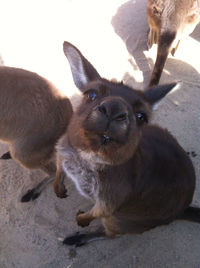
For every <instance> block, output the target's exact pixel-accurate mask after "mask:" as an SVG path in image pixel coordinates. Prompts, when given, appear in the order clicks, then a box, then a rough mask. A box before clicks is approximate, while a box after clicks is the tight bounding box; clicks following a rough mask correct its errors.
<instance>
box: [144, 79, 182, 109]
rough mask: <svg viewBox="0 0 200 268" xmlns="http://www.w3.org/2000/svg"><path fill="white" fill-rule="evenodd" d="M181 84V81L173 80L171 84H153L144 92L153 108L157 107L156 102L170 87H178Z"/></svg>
mask: <svg viewBox="0 0 200 268" xmlns="http://www.w3.org/2000/svg"><path fill="white" fill-rule="evenodd" d="M180 86H181V82H174V83H171V84H166V85H161V86H155V87H152V88H149V89H147V90H146V91H145V92H144V95H145V97H146V98H147V100H148V101H149V103H150V104H151V105H152V108H153V109H156V108H157V105H158V103H159V102H160V101H161V99H162V98H164V97H165V96H166V95H167V94H168V93H169V92H170V91H171V90H172V89H173V90H175V89H178V88H179V87H180Z"/></svg>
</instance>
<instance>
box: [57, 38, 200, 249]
mask: <svg viewBox="0 0 200 268" xmlns="http://www.w3.org/2000/svg"><path fill="white" fill-rule="evenodd" d="M64 52H65V55H66V56H67V58H68V60H69V63H70V66H71V70H72V74H73V77H74V82H75V84H76V85H77V87H79V89H80V90H81V91H82V92H83V95H84V97H83V100H82V103H81V104H80V106H79V108H78V109H77V110H76V111H75V112H74V114H73V116H72V119H71V121H70V123H69V126H68V130H67V132H66V133H65V134H64V135H63V137H62V138H61V139H60V140H59V142H58V146H57V152H58V169H57V171H58V172H57V180H56V182H55V184H54V187H55V191H56V194H57V195H58V196H59V197H62V195H63V189H64V184H63V181H59V177H60V176H59V172H61V170H62V169H63V171H64V172H65V173H66V174H67V176H68V177H69V178H71V179H72V180H73V181H74V182H75V185H76V187H77V189H78V191H79V192H80V193H81V194H82V195H83V196H85V197H86V198H89V199H90V200H92V202H93V203H94V206H93V207H92V209H91V210H90V211H88V212H86V213H83V212H78V213H77V217H76V219H77V223H78V225H81V226H87V225H88V224H89V223H90V222H91V221H92V220H94V219H96V218H101V219H102V222H103V226H104V229H105V230H104V231H102V232H99V231H98V232H94V233H90V234H88V235H86V234H80V235H75V236H72V237H67V238H66V239H65V241H64V243H66V244H76V245H77V246H78V245H82V244H84V243H87V242H89V241H90V240H93V239H96V238H97V237H99V238H102V237H104V236H105V234H106V235H107V236H115V235H116V234H123V233H138V232H143V231H146V230H148V229H150V228H153V227H156V226H158V225H161V224H167V223H169V222H171V221H172V220H174V219H177V218H181V217H183V214H184V213H185V211H187V209H188V207H189V205H190V204H191V202H192V197H193V193H194V189H195V173H194V168H193V165H192V162H191V160H190V159H189V157H188V156H187V154H186V153H185V151H184V150H183V149H182V148H181V147H180V145H179V144H178V142H177V141H176V139H175V138H173V136H172V135H171V134H169V133H168V131H167V130H164V129H161V128H160V127H158V126H150V125H148V124H147V123H148V121H149V119H150V117H151V109H152V106H153V105H154V104H156V103H157V102H158V101H160V99H161V98H163V97H164V96H165V95H166V94H167V93H168V92H169V91H170V90H171V89H172V88H173V87H174V86H175V85H176V84H175V83H174V84H169V85H164V86H160V87H155V88H152V89H149V90H148V91H145V92H144V93H143V92H140V91H137V90H134V89H131V88H129V87H127V86H125V85H123V84H122V83H114V82H110V81H107V80H106V79H103V78H101V77H100V75H99V74H98V73H97V71H96V70H95V69H94V67H93V66H92V65H91V64H90V63H89V62H88V61H87V60H86V59H85V58H84V56H83V55H82V54H81V52H80V51H79V50H78V49H77V48H76V47H74V46H73V45H71V44H70V43H67V42H65V43H64ZM60 185H61V187H60ZM59 188H60V189H61V192H59V191H58V190H59ZM192 213H193V212H192ZM185 214H186V215H187V213H185ZM186 215H185V218H187V216H186ZM189 218H192V217H191V214H190V217H189ZM197 218H198V221H200V215H199V216H198V217H197ZM195 220H196V218H195Z"/></svg>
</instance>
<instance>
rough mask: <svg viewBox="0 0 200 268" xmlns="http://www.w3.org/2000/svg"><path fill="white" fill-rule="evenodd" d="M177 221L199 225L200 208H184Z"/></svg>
mask: <svg viewBox="0 0 200 268" xmlns="http://www.w3.org/2000/svg"><path fill="white" fill-rule="evenodd" d="M179 219H182V220H187V221H193V222H198V223H200V208H197V207H192V206H190V207H188V208H186V209H185V210H184V212H183V213H182V215H180V217H179Z"/></svg>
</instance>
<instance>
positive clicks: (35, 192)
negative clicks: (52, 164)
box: [21, 174, 55, 203]
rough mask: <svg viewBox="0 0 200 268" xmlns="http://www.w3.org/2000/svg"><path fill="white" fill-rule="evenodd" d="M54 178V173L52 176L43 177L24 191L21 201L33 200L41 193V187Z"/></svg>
mask: <svg viewBox="0 0 200 268" xmlns="http://www.w3.org/2000/svg"><path fill="white" fill-rule="evenodd" d="M54 179H55V174H54V175H52V176H48V177H46V178H44V179H43V180H42V181H41V182H40V183H39V184H38V185H36V186H35V187H34V188H33V189H30V190H28V191H27V192H26V194H25V195H23V196H22V198H21V202H23V203H24V202H29V201H31V200H35V199H36V198H38V196H39V195H40V194H41V192H42V191H43V189H44V188H45V187H46V186H47V185H48V184H49V183H51V182H52V181H53V180H54Z"/></svg>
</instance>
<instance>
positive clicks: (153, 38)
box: [147, 27, 158, 49]
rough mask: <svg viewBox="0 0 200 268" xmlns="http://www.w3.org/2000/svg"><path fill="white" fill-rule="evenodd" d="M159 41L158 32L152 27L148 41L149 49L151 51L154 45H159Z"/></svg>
mask: <svg viewBox="0 0 200 268" xmlns="http://www.w3.org/2000/svg"><path fill="white" fill-rule="evenodd" d="M157 39H158V36H157V31H156V30H155V29H153V28H152V27H150V30H149V34H148V41H147V47H148V49H150V48H151V47H152V46H153V44H157V41H158V40H157Z"/></svg>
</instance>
